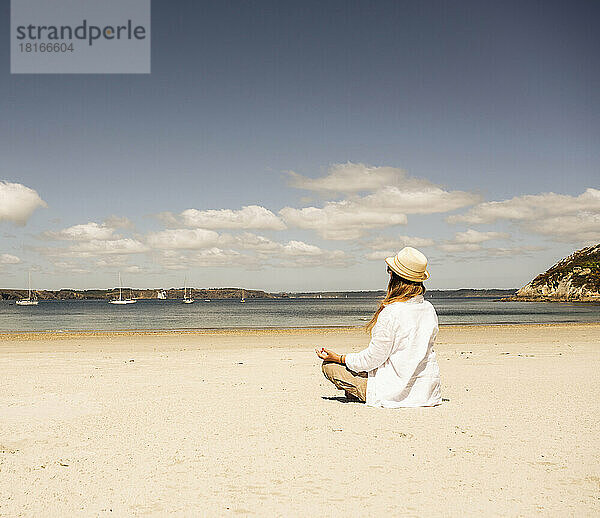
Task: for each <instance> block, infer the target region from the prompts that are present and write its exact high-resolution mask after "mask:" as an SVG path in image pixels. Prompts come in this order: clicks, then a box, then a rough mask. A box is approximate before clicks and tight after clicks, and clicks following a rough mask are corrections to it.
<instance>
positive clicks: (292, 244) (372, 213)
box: [0, 0, 600, 290]
mask: <svg viewBox="0 0 600 518" xmlns="http://www.w3.org/2000/svg"><path fill="white" fill-rule="evenodd" d="M7 4H8V2H3V3H2V7H1V8H0V10H1V11H2V12H0V15H1V16H0V17H1V18H2V19H4V20H7V21H6V23H8V19H9V16H8V14H9V12H8V5H7ZM598 11H599V8H598V5H597V3H595V2H569V3H567V2H552V1H547V2H532V1H525V2H486V1H483V2H481V1H479V2H466V1H463V2H408V1H407V2H403V1H394V2H388V1H374V2H349V1H343V2H342V1H335V0H334V1H328V2H310V1H309V2H302V3H294V4H288V3H286V2H267V1H263V2H218V3H217V2H177V4H176V5H174V4H173V3H168V2H157V1H155V2H153V4H152V73H151V74H150V75H10V73H9V68H10V67H9V49H8V42H7V41H6V40H5V44H4V45H3V46H1V47H0V103H1V104H0V110H1V113H2V117H0V136H1V138H0V153H1V156H2V162H1V166H0V167H1V169H0V180H3V181H4V182H5V183H4V184H2V187H1V188H0V281H1V282H0V285H1V286H3V287H19V286H22V285H23V284H24V282H25V280H26V272H27V271H28V270H32V271H33V272H34V274H33V275H34V279H35V284H36V286H38V287H40V288H59V287H78V288H90V287H107V286H112V285H114V284H115V279H116V276H117V273H118V272H119V271H122V272H123V277H124V280H125V281H126V282H127V283H128V284H132V285H136V286H139V287H160V286H173V285H181V284H182V280H183V277H184V276H187V278H188V280H189V281H191V282H190V283H193V284H195V285H197V286H246V287H248V288H264V289H268V290H305V289H311V290H318V289H323V290H327V289H375V288H380V287H381V286H382V285H383V284H384V283H385V281H386V277H385V267H384V266H383V262H382V260H381V258H382V257H383V256H384V255H385V253H388V252H389V253H391V252H394V251H397V249H398V248H400V247H402V246H404V245H406V244H408V245H411V244H412V245H413V246H416V247H417V248H420V249H422V250H423V252H424V253H425V254H426V255H427V256H428V257H429V258H430V261H431V273H432V277H431V281H430V283H429V286H430V287H432V288H459V287H517V286H520V285H522V284H523V283H525V282H527V281H528V280H529V279H530V278H531V277H532V276H533V275H535V274H537V273H538V272H539V271H542V270H544V269H545V268H547V267H548V266H549V265H551V264H552V263H553V262H554V261H555V260H557V259H559V258H560V257H562V256H564V255H566V254H568V253H570V252H571V251H573V250H574V249H576V248H580V247H582V246H584V245H586V244H588V243H592V242H598V241H600V192H598V190H597V189H599V188H600V185H599V183H600V182H598V179H599V178H600V174H599V163H600V160H599V158H600V156H599V155H600V151H599V150H600V142H599V140H600V138H599V137H600V131H599V130H600V128H599V126H600V118H599V117H598V108H599V97H600V94H599V92H600V73H599V70H598V66H597V49H598V48H600V45H599V44H600V41H599V39H600V37H599V36H598V33H597V31H596V30H594V26H593V24H594V20H597V19H598V14H599V13H598ZM290 171H293V172H294V174H292V173H290ZM319 179H321V180H319ZM312 180H317V181H312ZM14 185H17V186H21V187H14ZM31 191H35V193H32V192H31ZM491 202H497V203H491ZM3 205H4V206H3ZM243 207H250V209H243ZM207 211H213V212H207ZM214 211H216V212H214Z"/></svg>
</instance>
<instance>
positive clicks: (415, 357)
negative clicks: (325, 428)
mask: <svg viewBox="0 0 600 518" xmlns="http://www.w3.org/2000/svg"><path fill="white" fill-rule="evenodd" d="M385 261H386V263H387V266H388V268H387V271H388V273H389V275H390V281H389V284H388V288H387V294H386V296H385V298H384V299H383V301H382V302H381V304H380V305H379V308H378V309H377V311H376V312H375V314H374V315H373V318H372V319H371V321H370V322H369V324H368V325H367V329H368V330H369V331H370V332H371V341H370V343H369V346H368V347H367V348H366V349H364V350H363V351H361V352H359V353H348V354H342V355H339V354H336V353H335V352H333V351H330V350H328V349H325V348H321V349H316V352H317V355H318V356H319V358H321V359H322V360H324V361H323V374H325V377H326V378H327V379H328V380H329V381H331V382H332V383H333V384H334V385H335V386H336V387H337V388H338V389H342V390H344V391H345V392H346V396H347V397H349V398H352V399H354V398H356V399H359V400H360V401H364V402H366V404H367V405H369V406H375V407H387V408H397V407H418V406H435V405H439V404H440V403H441V391H440V370H439V367H438V364H437V360H436V358H435V352H434V350H433V343H434V341H435V337H436V335H437V332H438V319H437V314H436V312H435V309H434V308H433V306H432V305H431V303H430V302H428V301H426V300H425V299H424V298H423V295H424V294H425V287H424V286H423V281H424V280H426V279H428V278H429V272H428V271H427V258H426V257H425V256H424V255H423V254H422V253H421V252H419V251H418V250H416V249H414V248H411V247H406V248H403V249H402V250H401V251H400V252H399V253H398V255H396V256H395V257H388V258H387V259H386V260H385Z"/></svg>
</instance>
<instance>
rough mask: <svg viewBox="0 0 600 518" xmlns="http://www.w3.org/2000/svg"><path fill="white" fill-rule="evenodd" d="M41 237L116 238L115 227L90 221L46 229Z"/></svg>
mask: <svg viewBox="0 0 600 518" xmlns="http://www.w3.org/2000/svg"><path fill="white" fill-rule="evenodd" d="M43 237H46V238H48V239H58V240H64V241H93V240H110V239H118V236H115V229H114V228H112V227H110V226H108V225H107V224H105V223H102V224H98V223H94V222H93V221H90V222H89V223H83V224H80V225H73V226H72V227H68V228H65V229H63V230H59V231H57V232H55V231H51V230H49V231H47V232H44V234H43Z"/></svg>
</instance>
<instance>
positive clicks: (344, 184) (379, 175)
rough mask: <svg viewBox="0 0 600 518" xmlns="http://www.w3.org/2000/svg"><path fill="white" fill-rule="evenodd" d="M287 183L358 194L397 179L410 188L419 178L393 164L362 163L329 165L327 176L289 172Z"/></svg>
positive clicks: (309, 188) (311, 189)
mask: <svg viewBox="0 0 600 518" xmlns="http://www.w3.org/2000/svg"><path fill="white" fill-rule="evenodd" d="M288 174H289V176H290V182H289V183H290V185H291V186H292V187H295V188H297V189H305V190H308V191H317V192H331V193H335V192H338V193H358V192H371V191H375V190H377V189H379V188H381V187H385V186H386V185H397V184H399V183H400V182H401V181H405V182H406V183H410V184H411V185H412V186H413V187H414V186H416V185H417V184H418V183H419V180H416V179H414V178H410V177H409V176H408V175H407V174H406V171H403V170H402V169H398V168H396V167H373V166H368V165H365V164H360V163H359V164H354V163H352V162H347V163H346V164H333V165H332V166H330V167H329V170H328V171H327V175H325V176H322V177H320V178H308V177H306V176H302V175H300V174H298V173H295V172H294V171H289V173H288Z"/></svg>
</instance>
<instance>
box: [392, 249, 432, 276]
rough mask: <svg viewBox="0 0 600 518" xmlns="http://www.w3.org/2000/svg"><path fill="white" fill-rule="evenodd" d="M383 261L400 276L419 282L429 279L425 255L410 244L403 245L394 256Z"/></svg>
mask: <svg viewBox="0 0 600 518" xmlns="http://www.w3.org/2000/svg"><path fill="white" fill-rule="evenodd" d="M385 262H386V263H387V265H388V266H389V267H390V268H391V269H392V270H393V271H394V272H395V273H397V274H398V275H399V276H400V277H402V278H404V279H408V280H409V281H414V282H421V281H424V280H426V279H429V272H428V271H427V257H425V256H424V255H423V254H422V253H421V252H419V251H418V250H417V249H416V248H413V247H411V246H406V247H404V248H403V249H402V250H400V251H399V252H398V254H397V255H395V256H394V257H388V258H387V259H386V260H385Z"/></svg>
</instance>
